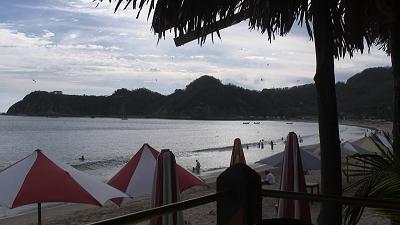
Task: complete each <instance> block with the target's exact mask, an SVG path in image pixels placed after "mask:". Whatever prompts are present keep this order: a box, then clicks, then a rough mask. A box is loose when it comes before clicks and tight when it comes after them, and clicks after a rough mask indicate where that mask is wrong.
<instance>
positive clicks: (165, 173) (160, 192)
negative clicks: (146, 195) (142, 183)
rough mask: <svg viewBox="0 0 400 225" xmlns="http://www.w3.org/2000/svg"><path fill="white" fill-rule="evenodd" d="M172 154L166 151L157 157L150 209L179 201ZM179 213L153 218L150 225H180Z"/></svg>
mask: <svg viewBox="0 0 400 225" xmlns="http://www.w3.org/2000/svg"><path fill="white" fill-rule="evenodd" d="M176 168H177V167H176V162H175V156H174V154H173V153H172V152H171V151H169V150H168V149H163V150H161V153H160V154H159V155H158V157H157V163H156V169H155V174H154V186H153V195H152V207H159V206H163V205H167V204H170V203H174V202H178V201H179V200H180V191H179V182H178V177H177V175H178V174H177V169H176ZM182 224H183V214H182V212H181V211H179V212H175V213H170V214H166V215H162V216H158V217H155V218H153V219H152V220H151V221H150V225H182Z"/></svg>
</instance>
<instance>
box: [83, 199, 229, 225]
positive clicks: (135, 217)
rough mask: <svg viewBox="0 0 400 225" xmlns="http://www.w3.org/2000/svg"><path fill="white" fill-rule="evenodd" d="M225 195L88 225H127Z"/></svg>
mask: <svg viewBox="0 0 400 225" xmlns="http://www.w3.org/2000/svg"><path fill="white" fill-rule="evenodd" d="M226 194H227V193H226V192H223V193H214V194H209V195H205V196H201V197H198V198H193V199H189V200H183V201H180V202H176V203H172V204H169V205H165V206H160V207H156V208H151V209H147V210H143V211H139V212H135V213H130V214H126V215H123V216H119V217H115V218H111V219H106V220H102V221H99V222H95V223H91V224H88V225H111V224H112V225H115V224H118V225H122V224H127V223H138V222H142V221H146V220H149V219H151V218H153V217H155V216H161V215H164V214H168V213H172V212H176V211H181V210H184V209H189V208H193V207H196V206H199V205H204V204H207V203H210V202H215V201H217V199H218V198H220V197H221V196H223V195H226Z"/></svg>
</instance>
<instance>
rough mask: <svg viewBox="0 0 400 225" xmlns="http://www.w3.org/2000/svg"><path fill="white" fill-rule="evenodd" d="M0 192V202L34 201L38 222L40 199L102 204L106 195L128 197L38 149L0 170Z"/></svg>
mask: <svg viewBox="0 0 400 225" xmlns="http://www.w3.org/2000/svg"><path fill="white" fill-rule="evenodd" d="M0 193H1V194H0V204H1V205H3V206H6V207H8V208H15V207H18V206H23V205H28V204H32V203H38V223H39V224H41V214H40V208H41V203H43V202H70V203H84V204H92V205H98V206H102V205H104V203H105V202H106V201H107V200H109V199H112V198H117V197H128V196H127V195H126V194H124V193H122V192H121V191H119V190H117V189H115V188H113V187H110V186H109V185H107V184H105V183H103V182H101V181H98V180H96V179H93V178H92V177H90V176H89V175H87V174H85V173H83V172H81V171H78V170H76V169H74V168H73V167H71V166H69V165H66V164H64V163H62V162H59V161H58V160H56V159H54V158H52V156H50V155H49V154H46V153H45V152H44V151H41V150H35V151H34V152H33V153H32V154H31V155H29V156H27V157H25V158H24V159H22V160H20V161H18V162H16V163H15V164H13V165H11V166H9V167H7V168H6V169H4V170H3V171H1V172H0Z"/></svg>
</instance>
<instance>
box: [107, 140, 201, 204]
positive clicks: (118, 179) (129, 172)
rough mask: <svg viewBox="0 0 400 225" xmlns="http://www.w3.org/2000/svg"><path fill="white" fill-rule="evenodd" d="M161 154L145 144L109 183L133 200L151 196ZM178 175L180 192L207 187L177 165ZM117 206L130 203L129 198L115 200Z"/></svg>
mask: <svg viewBox="0 0 400 225" xmlns="http://www.w3.org/2000/svg"><path fill="white" fill-rule="evenodd" d="M158 154H160V152H158V151H157V150H155V149H154V148H152V147H151V146H150V145H148V144H144V145H143V146H142V147H141V148H140V150H139V151H138V152H137V153H136V154H135V155H134V156H133V157H132V159H131V160H129V162H128V163H127V164H126V165H125V166H124V167H123V168H122V169H121V170H120V171H119V172H118V173H117V174H115V176H114V177H112V178H111V179H110V181H108V184H109V185H111V186H113V187H115V188H117V189H118V190H121V191H123V192H125V193H126V194H127V195H129V196H130V197H132V198H137V197H140V196H144V195H151V190H152V188H153V183H154V179H153V175H154V171H155V168H156V161H157V157H158ZM176 173H177V177H178V181H179V187H180V189H179V190H180V192H182V191H184V190H186V189H188V188H190V187H192V186H194V185H205V183H204V181H202V180H201V179H200V178H198V177H196V176H194V175H193V174H192V173H190V172H189V171H187V170H185V169H184V168H182V167H181V166H179V165H178V164H176ZM113 201H114V202H115V203H116V204H118V205H121V204H123V203H126V202H128V201H131V199H129V198H124V199H122V198H120V199H115V200H113Z"/></svg>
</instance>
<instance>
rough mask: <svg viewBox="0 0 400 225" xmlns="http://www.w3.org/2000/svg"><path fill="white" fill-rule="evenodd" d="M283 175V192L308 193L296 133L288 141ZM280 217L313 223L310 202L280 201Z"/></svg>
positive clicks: (290, 134)
mask: <svg viewBox="0 0 400 225" xmlns="http://www.w3.org/2000/svg"><path fill="white" fill-rule="evenodd" d="M281 174H282V177H281V185H280V190H281V191H290V192H303V193H306V192H307V190H306V182H305V178H304V170H303V163H302V160H301V155H300V150H299V142H298V140H297V135H296V134H295V133H294V132H290V133H289V135H288V136H287V139H286V146H285V152H284V161H283V164H282V173H281ZM278 217H279V218H289V219H298V220H303V221H304V222H307V223H311V216H310V205H309V201H305V200H292V199H279V205H278Z"/></svg>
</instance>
